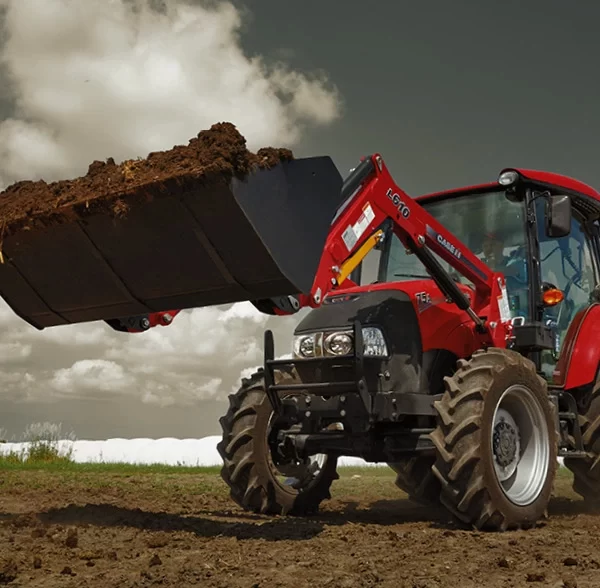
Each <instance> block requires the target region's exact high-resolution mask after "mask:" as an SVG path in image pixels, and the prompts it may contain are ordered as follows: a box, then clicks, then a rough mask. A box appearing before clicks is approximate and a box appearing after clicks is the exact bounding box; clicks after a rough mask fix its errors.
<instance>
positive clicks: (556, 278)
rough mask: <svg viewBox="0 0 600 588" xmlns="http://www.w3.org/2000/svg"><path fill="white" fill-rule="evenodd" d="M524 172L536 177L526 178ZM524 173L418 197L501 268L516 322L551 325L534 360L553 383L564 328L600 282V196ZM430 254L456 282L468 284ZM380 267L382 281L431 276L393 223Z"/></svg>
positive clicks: (568, 183)
mask: <svg viewBox="0 0 600 588" xmlns="http://www.w3.org/2000/svg"><path fill="white" fill-rule="evenodd" d="M525 173H527V174H528V175H529V176H531V175H532V174H533V175H534V177H533V179H532V180H529V178H524V177H523V175H524V174H525ZM523 175H522V174H521V173H519V172H515V171H512V170H509V171H508V172H505V173H503V174H502V175H501V178H500V181H499V182H497V183H493V184H487V185H481V186H475V187H470V188H466V189H459V190H455V191H447V192H442V193H436V194H428V195H423V196H419V197H417V198H415V199H416V200H417V201H418V202H419V204H420V205H421V206H422V207H423V208H424V209H425V210H426V211H427V212H428V213H429V214H431V215H432V216H433V217H434V218H435V219H436V220H437V221H439V222H440V223H441V224H442V225H444V227H446V228H447V229H449V230H450V231H451V232H452V233H453V234H454V235H455V236H456V237H457V238H458V239H459V240H460V241H461V242H462V243H463V244H464V245H465V246H466V247H468V248H469V249H470V250H471V251H472V252H473V253H475V254H476V255H477V257H479V258H480V259H481V260H482V261H483V262H484V263H485V264H486V265H488V266H489V267H490V268H491V269H493V270H494V271H499V272H502V273H504V275H505V278H506V289H507V294H508V300H509V308H510V315H511V319H512V320H513V322H514V323H515V324H518V325H526V324H532V323H538V324H539V323H541V324H542V325H544V326H545V327H547V328H549V329H550V331H551V336H552V341H553V344H552V349H546V350H542V351H541V352H540V353H539V354H538V355H537V358H533V359H535V360H536V363H538V368H539V369H540V370H541V371H542V372H543V373H544V375H545V376H546V377H547V378H548V379H549V380H552V374H553V372H554V370H555V367H556V363H557V361H558V358H559V356H560V352H561V348H562V346H563V343H564V339H565V336H566V334H567V331H568V329H569V326H570V325H571V323H572V321H573V318H574V317H575V316H576V314H577V313H578V312H580V311H581V310H583V309H585V308H587V307H588V306H589V304H590V302H591V301H592V299H593V297H594V292H595V287H596V285H597V284H599V283H600V280H599V275H598V251H599V249H598V247H599V242H598V227H599V225H598V216H599V214H600V208H599V207H600V201H599V200H596V199H595V197H594V194H595V193H594V194H592V192H593V190H592V189H591V188H589V187H587V186H585V185H583V184H581V185H580V183H579V182H575V181H573V180H570V179H569V178H564V177H562V176H558V175H556V174H543V173H541V172H524V173H523ZM547 176H551V177H547ZM544 180H545V181H544ZM549 180H550V181H549ZM503 183H505V185H503ZM573 184H577V185H576V186H573ZM598 198H600V196H598ZM434 255H435V254H434ZM457 255H460V251H459V252H457ZM435 256H436V258H437V260H438V261H439V263H440V264H441V265H442V266H443V267H444V268H445V270H446V271H447V272H448V273H449V274H450V275H451V276H452V277H453V278H454V280H455V281H456V282H458V283H461V284H465V285H467V286H471V287H472V286H473V284H471V283H470V282H469V281H468V280H467V279H466V278H465V277H464V276H461V275H460V274H458V273H457V272H456V271H455V270H454V269H453V268H452V267H451V266H450V265H449V264H448V263H446V262H445V261H443V260H442V259H441V258H440V257H439V256H437V255H435ZM377 266H378V267H377V278H376V281H377V282H380V283H393V282H403V281H410V280H415V279H427V278H430V277H431V276H429V275H428V273H427V271H426V269H425V267H424V265H423V264H422V263H421V261H419V259H418V258H417V257H416V256H415V255H413V254H411V253H410V252H409V251H407V250H406V249H405V248H404V246H403V244H402V243H401V241H400V240H399V239H398V238H397V237H396V236H395V235H394V233H393V230H392V227H391V225H390V226H389V227H387V229H386V232H385V239H384V240H382V243H381V245H380V247H379V260H378V262H377ZM363 282H364V280H363Z"/></svg>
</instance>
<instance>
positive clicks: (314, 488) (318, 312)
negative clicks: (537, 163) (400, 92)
mask: <svg viewBox="0 0 600 588" xmlns="http://www.w3.org/2000/svg"><path fill="white" fill-rule="evenodd" d="M342 193H343V203H342V205H341V206H340V208H339V210H338V212H337V215H336V217H335V219H334V220H333V222H332V224H331V230H330V232H329V234H328V237H327V241H326V245H325V248H324V250H323V255H322V257H321V260H320V264H319V266H318V270H317V272H316V277H315V280H314V283H313V285H312V288H311V290H310V292H308V293H306V294H305V295H301V296H297V297H295V298H294V299H292V300H291V303H290V302H289V300H287V299H286V300H283V301H282V300H271V301H270V303H269V301H267V300H262V301H260V302H257V303H256V305H257V307H258V308H259V309H261V310H263V311H265V312H272V313H275V314H287V313H289V312H291V310H290V307H292V308H293V309H294V311H296V310H298V309H300V308H302V307H312V310H310V312H309V313H308V314H306V315H305V316H304V318H303V319H302V320H301V321H300V322H299V324H298V326H297V327H296V329H295V333H294V341H293V356H292V359H291V360H275V359H274V358H275V352H274V343H273V337H272V334H271V333H270V332H267V333H266V335H265V359H264V368H262V369H259V370H258V371H257V373H255V374H254V375H253V376H252V377H251V378H249V379H247V380H245V381H244V382H243V385H242V387H241V388H240V390H239V391H238V392H237V394H235V395H232V396H230V408H229V411H228V412H227V414H226V415H225V416H224V417H223V418H222V419H221V426H222V429H223V439H222V441H221V442H220V444H219V451H220V454H221V456H222V458H223V461H224V467H223V469H222V477H223V479H224V480H225V481H226V483H227V484H228V485H229V486H230V488H231V496H232V498H233V500H235V501H236V502H237V503H238V504H239V505H241V506H242V507H243V508H245V509H248V510H251V511H255V512H262V513H290V514H306V513H310V512H314V511H315V510H317V508H318V507H319V504H320V503H321V502H322V501H323V500H324V499H326V498H329V497H330V486H331V484H332V482H333V481H334V480H335V479H336V478H337V474H336V462H337V459H338V457H339V456H357V457H360V458H363V459H364V460H366V461H367V462H385V463H387V464H389V466H391V467H392V468H393V469H394V470H395V472H396V473H397V479H396V484H397V485H398V486H399V487H400V488H401V489H402V490H403V491H405V492H406V493H408V495H409V496H410V497H411V498H413V499H414V500H416V501H418V502H421V503H429V504H439V503H441V504H442V505H443V506H444V507H446V508H447V509H448V510H449V511H450V512H451V513H453V514H454V515H455V516H456V517H457V518H458V519H459V520H460V521H463V522H464V523H466V524H468V525H471V526H473V527H475V528H479V529H494V530H506V529H509V528H519V527H521V528H525V527H528V526H532V525H534V524H535V523H536V521H537V520H538V519H540V518H541V517H543V516H545V513H546V510H547V505H548V501H549V499H550V496H551V492H552V487H553V481H554V476H555V470H556V466H557V457H558V456H564V458H565V461H564V463H565V465H566V466H567V467H568V468H569V469H571V470H572V471H573V473H574V475H575V483H574V488H575V490H576V491H577V492H578V493H579V494H581V495H582V496H583V497H584V498H585V500H587V501H589V502H590V503H596V502H598V501H600V465H599V464H600V395H599V394H598V389H599V387H598V367H599V365H600V346H598V345H594V341H595V335H594V332H595V330H596V329H597V328H598V326H599V325H600V305H599V304H598V301H599V299H598V290H597V289H596V284H597V283H598V264H599V262H600V259H599V253H600V249H599V245H600V242H599V240H598V227H599V224H598V219H599V217H600V194H598V193H597V192H595V191H594V190H593V189H591V188H590V187H588V186H586V185H584V184H582V183H580V182H577V181H574V180H572V179H569V178H566V177H563V176H559V175H555V174H550V173H541V172H535V171H529V170H519V169H506V170H504V171H502V173H501V174H500V176H499V178H498V181H497V182H493V183H490V184H486V185H480V186H474V187H468V188H462V189H459V190H453V191H448V192H443V193H437V194H428V195H425V196H421V197H418V198H415V199H413V198H410V197H409V196H408V195H407V194H405V193H404V192H403V191H402V190H401V189H400V188H399V187H398V186H397V185H396V184H395V183H394V181H393V180H392V178H391V177H390V174H389V173H388V170H387V169H386V167H385V165H384V163H383V160H382V158H381V157H380V156H379V155H373V156H372V157H370V158H368V159H364V160H363V162H362V163H361V164H360V165H359V166H358V167H357V168H356V169H355V170H354V171H353V172H352V174H351V175H350V177H349V178H348V179H347V181H346V183H345V185H344V188H343V191H342ZM372 248H375V249H376V250H378V251H379V271H378V276H377V279H376V280H375V281H374V282H372V283H365V284H360V268H361V266H360V263H361V261H362V260H363V259H364V257H365V255H366V254H367V253H368V252H369V251H370V250H371V249H372ZM351 272H354V273H353V274H352V275H350V274H351Z"/></svg>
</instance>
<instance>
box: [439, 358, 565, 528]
mask: <svg viewBox="0 0 600 588" xmlns="http://www.w3.org/2000/svg"><path fill="white" fill-rule="evenodd" d="M445 385H446V386H445V387H446V390H445V392H444V395H443V397H442V399H441V400H440V401H437V402H435V404H434V406H435V408H436V410H437V413H438V416H437V422H438V425H437V428H436V429H435V431H434V432H433V433H432V435H431V438H432V441H433V443H434V444H435V446H436V450H437V459H436V463H435V465H434V466H433V468H432V471H433V473H434V474H435V475H436V476H437V478H438V479H439V481H440V483H441V486H442V491H441V496H440V500H441V502H442V504H443V505H444V506H445V507H446V508H447V509H448V510H449V511H450V512H452V513H453V514H454V515H455V516H456V517H457V518H458V519H459V520H460V521H462V522H464V523H466V524H469V525H471V526H473V527H475V528H476V529H489V530H499V531H504V530H507V529H514V528H526V527H531V526H533V525H534V524H535V523H536V521H537V520H539V519H540V518H543V517H545V516H547V506H548V502H549V500H550V496H551V493H552V487H553V483H554V476H555V473H556V466H557V451H558V447H557V435H556V428H555V418H554V407H553V406H552V404H551V403H550V400H549V398H548V391H547V384H546V381H545V380H544V379H543V378H541V377H540V376H539V375H538V374H537V373H536V370H535V366H534V364H533V363H532V362H531V361H529V360H528V359H526V358H524V357H523V356H522V355H520V354H518V353H516V352H513V351H509V350H506V349H497V348H492V349H488V350H485V351H483V350H482V351H477V352H476V353H474V354H473V357H472V358H471V359H470V360H469V361H466V360H460V361H459V362H458V370H457V372H456V373H455V374H454V375H453V376H452V377H449V378H446V379H445Z"/></svg>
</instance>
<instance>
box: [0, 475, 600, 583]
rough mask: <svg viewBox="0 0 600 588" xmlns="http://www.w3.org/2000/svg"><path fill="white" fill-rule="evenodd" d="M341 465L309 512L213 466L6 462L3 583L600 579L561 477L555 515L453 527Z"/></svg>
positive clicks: (0, 506)
mask: <svg viewBox="0 0 600 588" xmlns="http://www.w3.org/2000/svg"><path fill="white" fill-rule="evenodd" d="M356 476H357V474H356V472H355V471H349V472H346V471H344V470H342V471H341V479H340V480H339V481H337V482H336V483H335V484H334V488H333V499H332V500H331V501H328V502H327V503H326V504H325V506H324V507H323V510H322V512H321V513H320V514H319V515H318V516H314V517H310V518H308V519H296V518H273V519H269V518H268V517H262V516H254V515H250V514H247V513H244V512H242V511H241V510H240V509H238V508H237V507H235V506H234V505H232V503H231V502H230V501H229V500H228V497H227V493H226V489H225V487H224V485H223V484H222V482H221V481H220V479H219V478H218V477H217V476H216V475H213V474H181V473H177V474H168V473H152V472H150V473H146V472H143V473H139V472H138V473H131V472H129V473H128V472H114V471H112V472H108V473H107V472H104V473H102V472H98V471H95V472H94V471H89V470H75V471H54V472H52V471H39V470H38V471H35V470H34V471H27V470H10V469H9V470H0V481H1V484H0V585H8V586H13V587H14V586H44V587H46V588H56V587H58V586H77V587H82V588H83V587H86V586H90V587H91V586H102V587H108V586H111V587H125V586H127V587H129V586H159V585H160V586H181V587H185V586H195V585H199V586H207V587H217V586H219V587H225V586H226V587H231V588H235V587H245V588H252V587H267V586H269V587H270V586H273V587H277V586H279V587H286V588H287V587H292V586H293V587H295V588H300V587H305V586H306V587H308V586H326V587H331V588H334V587H353V586H381V587H387V586H390V587H391V586H394V587H409V588H413V587H415V588H416V587H418V588H433V587H436V588H437V587H442V586H443V587H445V586H453V587H456V588H470V587H475V586H477V587H481V586H486V587H489V588H498V587H509V586H510V587H513V586H552V587H558V586H569V587H575V586H577V587H580V588H581V587H584V586H585V587H591V586H600V541H599V532H598V526H599V524H600V515H592V514H588V513H586V512H585V510H584V509H583V508H582V503H581V502H580V501H579V500H578V499H577V498H576V497H575V496H574V495H573V494H572V492H571V491H570V479H569V478H566V477H565V476H564V474H563V475H562V476H561V477H560V478H559V479H558V481H557V484H556V488H555V494H556V496H555V498H554V499H553V501H552V505H551V509H550V515H551V516H550V518H549V520H547V521H545V522H544V523H543V524H541V525H540V526H539V527H538V528H536V529H533V530H530V531H525V532H508V533H504V534H490V533H477V532H472V531H467V530H463V529H460V528H457V527H456V526H455V525H454V524H452V523H451V522H449V520H448V517H447V516H446V515H445V514H444V513H436V512H432V511H431V510H428V509H424V508H422V507H418V506H415V505H413V504H412V503H410V502H409V501H408V500H406V498H405V495H403V494H402V493H401V492H400V491H399V490H397V489H396V488H395V487H394V485H393V477H392V474H391V472H390V470H388V469H387V468H385V469H381V470H379V472H377V473H375V474H366V475H365V473H364V471H363V472H361V474H360V477H356Z"/></svg>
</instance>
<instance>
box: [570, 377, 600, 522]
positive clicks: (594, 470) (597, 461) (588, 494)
mask: <svg viewBox="0 0 600 588" xmlns="http://www.w3.org/2000/svg"><path fill="white" fill-rule="evenodd" d="M591 394H592V398H591V400H590V403H589V406H588V409H587V411H586V412H585V414H582V415H579V427H580V428H581V436H582V440H583V448H584V450H585V452H586V453H587V456H586V457H584V458H569V457H565V459H564V464H565V467H566V468H568V469H569V470H571V472H572V473H573V491H574V492H576V493H577V494H579V496H581V497H582V498H583V500H584V502H585V503H586V504H587V505H589V506H590V507H591V508H592V509H594V510H598V509H600V379H599V380H597V381H596V383H595V384H594V388H593V389H592V393H591Z"/></svg>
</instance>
